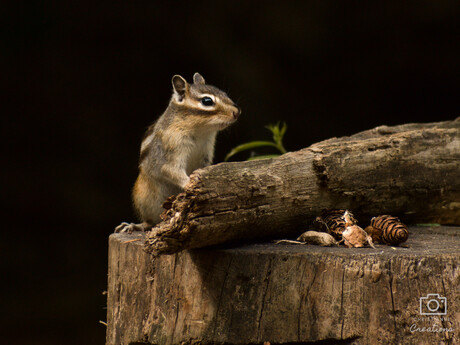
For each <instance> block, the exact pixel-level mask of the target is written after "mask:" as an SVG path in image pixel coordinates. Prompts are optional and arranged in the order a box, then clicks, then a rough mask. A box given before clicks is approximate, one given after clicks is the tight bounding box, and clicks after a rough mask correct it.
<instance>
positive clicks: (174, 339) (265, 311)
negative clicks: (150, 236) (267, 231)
mask: <svg viewBox="0 0 460 345" xmlns="http://www.w3.org/2000/svg"><path fill="white" fill-rule="evenodd" d="M409 230H410V231H411V236H410V237H409V240H408V242H407V244H408V246H409V248H401V247H397V248H392V247H389V246H385V245H377V248H376V249H372V248H360V249H357V248H352V249H347V248H345V247H343V246H342V247H332V248H325V247H319V246H313V245H298V246H296V245H275V244H253V245H247V246H243V247H236V248H204V249H195V250H189V251H187V250H186V251H182V252H180V253H177V254H174V255H163V256H160V257H157V258H155V257H153V256H152V255H149V254H148V253H145V252H144V251H143V248H142V242H143V240H144V236H145V234H141V233H137V234H132V235H127V234H113V235H111V236H110V240H109V283H108V328H107V345H128V344H131V345H134V344H139V345H140V344H144V345H147V344H157V345H160V344H161V345H173V344H182V345H184V344H207V345H210V344H227V345H231V344H240V345H241V344H252V345H256V344H260V345H262V344H264V342H270V343H271V344H291V345H293V344H299V345H300V344H307V343H308V344H312V343H310V342H316V341H318V342H319V343H318V344H323V345H324V344H356V345H358V344H362V345H363V344H408V345H410V344H414V345H415V344H416V345H431V344H459V343H460V340H459V334H460V332H459V331H460V298H459V297H460V289H459V287H460V266H459V264H458V263H459V260H460V252H459V250H458V249H459V248H460V228H458V227H457V228H453V227H433V228H415V227H410V228H409ZM136 240H139V241H136ZM428 294H439V296H438V297H436V296H431V297H429V298H428V299H423V300H422V304H420V301H421V300H420V299H421V298H424V297H427V295H428ZM443 298H446V300H445V301H446V308H447V309H446V308H444V304H443V303H442V301H443V300H442V299H443ZM432 299H437V300H438V301H439V303H440V305H439V308H438V306H437V305H436V302H433V301H431V300H432ZM430 301H431V302H430ZM420 307H422V310H421V309H420ZM427 307H430V308H431V310H432V311H431V312H430V310H428V309H427ZM426 312H428V313H431V314H442V315H423V313H426ZM444 313H445V315H443V314H444ZM327 340H329V341H327Z"/></svg>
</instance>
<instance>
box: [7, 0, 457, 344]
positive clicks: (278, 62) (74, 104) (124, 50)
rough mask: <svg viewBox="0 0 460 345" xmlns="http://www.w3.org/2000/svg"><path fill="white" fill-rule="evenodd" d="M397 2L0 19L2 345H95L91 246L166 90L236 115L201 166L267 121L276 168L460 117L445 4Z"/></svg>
mask: <svg viewBox="0 0 460 345" xmlns="http://www.w3.org/2000/svg"><path fill="white" fill-rule="evenodd" d="M404 3H405V5H401V4H399V3H398V2H394V3H393V2H371V1H369V2H359V3H358V2H357V3H353V2H344V1H317V2H307V1H302V2H300V1H299V2H281V1H265V2H255V1H245V2H236V1H231V2H230V1H223V2H213V3H209V2H203V1H188V2H178V1H169V2H166V1H165V2H163V3H160V2H155V1H111V2H99V1H94V2H89V1H65V2H60V1H56V2H54V1H53V2H52V1H49V2H43V1H36V2H33V4H27V5H26V4H24V3H23V2H19V1H17V2H13V1H11V2H9V3H2V5H1V7H0V20H1V21H0V23H1V30H2V37H1V43H0V44H1V52H0V59H1V60H0V64H1V68H2V72H1V76H0V78H1V79H0V80H2V84H1V85H2V86H1V87H2V89H1V98H2V109H3V110H2V116H1V123H2V125H1V136H2V152H3V154H2V158H4V159H3V164H2V165H3V166H2V169H1V177H2V179H1V181H2V187H1V196H2V199H3V200H2V201H3V205H4V206H3V207H2V211H3V212H2V213H3V216H2V225H3V226H2V241H1V244H0V252H1V254H0V255H1V257H0V259H1V267H0V268H1V275H2V284H1V286H2V290H3V291H2V293H1V302H0V305H1V316H0V317H1V320H0V325H1V326H0V327H1V328H2V330H1V332H0V334H1V338H2V340H1V342H2V343H4V344H103V343H104V337H105V327H104V326H103V325H102V324H100V323H99V320H104V321H105V319H106V316H105V310H104V307H105V297H104V296H103V295H102V292H103V291H104V290H105V289H106V279H107V274H106V273H107V268H106V267H107V238H108V236H109V234H110V233H111V232H112V229H113V228H114V226H115V225H117V224H118V223H120V222H121V221H132V220H134V215H133V212H132V209H131V201H130V188H131V186H132V184H133V182H134V180H135V178H136V173H137V158H138V157H137V156H138V150H139V145H140V140H141V136H142V134H143V132H144V130H145V128H146V127H147V126H148V125H149V124H150V123H151V122H153V121H154V120H155V119H156V118H157V116H159V115H160V114H161V113H162V112H163V110H164V109H165V108H166V105H167V103H168V101H169V97H170V94H171V82H170V80H171V77H172V76H173V75H174V74H181V75H183V76H184V77H186V78H187V79H188V80H191V77H192V75H193V73H194V72H196V71H199V72H200V73H202V74H203V76H204V77H205V78H206V80H207V81H208V82H209V83H211V84H214V85H216V86H218V87H220V88H222V89H223V90H225V91H227V92H228V93H229V95H230V96H231V97H232V99H233V100H235V101H237V102H238V103H239V105H240V106H241V108H242V109H243V115H242V117H241V118H240V119H239V121H238V123H237V124H235V125H234V126H232V127H231V128H230V129H228V130H226V131H225V132H224V133H222V134H221V135H220V136H219V137H218V142H217V149H216V161H217V162H219V161H222V159H223V157H224V156H225V154H226V153H227V152H228V151H229V149H230V148H231V147H233V146H235V145H237V144H239V143H242V142H245V141H250V140H255V139H264V140H265V139H269V138H270V134H269V132H268V131H267V130H266V129H264V125H266V124H268V123H274V122H276V121H278V120H284V121H286V122H287V124H288V126H289V129H288V132H287V137H286V140H285V146H286V148H287V149H288V150H291V151H292V150H298V149H300V148H303V147H306V146H308V145H310V144H312V143H314V142H317V141H320V140H323V139H327V138H330V137H334V136H344V135H350V134H353V133H355V132H358V131H361V130H365V129H369V128H372V127H375V126H378V125H382V124H387V125H395V124H400V123H405V122H426V121H441V120H449V119H454V118H456V117H458V116H459V115H460V111H459V110H460V105H459V102H458V100H459V82H460V63H459V62H460V28H459V23H460V16H459V15H460V5H459V4H460V3H459V2H458V1H417V2H404ZM237 158H239V159H244V158H246V157H245V156H244V155H242V156H239V157H237Z"/></svg>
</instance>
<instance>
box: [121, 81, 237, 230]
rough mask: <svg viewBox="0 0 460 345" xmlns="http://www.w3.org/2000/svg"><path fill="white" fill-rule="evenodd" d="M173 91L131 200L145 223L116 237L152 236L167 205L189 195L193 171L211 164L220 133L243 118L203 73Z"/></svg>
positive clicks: (148, 138) (145, 148) (146, 143)
mask: <svg viewBox="0 0 460 345" xmlns="http://www.w3.org/2000/svg"><path fill="white" fill-rule="evenodd" d="M172 85H173V94H172V97H171V100H170V102H169V105H168V107H167V108H166V111H165V112H164V113H163V115H161V116H160V117H159V118H158V120H157V121H156V122H155V123H154V124H152V125H151V126H150V127H149V128H148V129H147V131H146V133H145V135H144V138H143V140H142V144H141V149H140V157H139V176H138V177H137V180H136V183H135V185H134V188H133V193H132V197H133V202H134V207H135V209H136V211H137V214H138V216H139V218H140V219H141V220H142V223H140V224H134V223H125V222H123V223H121V224H120V225H119V226H117V227H116V228H115V232H132V231H147V230H150V229H151V228H152V226H154V225H155V224H157V223H159V222H160V221H161V220H160V214H161V212H162V204H163V202H164V201H165V200H166V199H167V198H168V197H169V196H171V195H176V194H178V193H180V192H181V191H183V190H184V188H185V186H186V185H187V184H188V183H189V181H190V178H189V176H190V174H191V173H192V172H193V171H194V170H196V169H198V168H203V167H205V166H208V165H211V164H212V160H213V157H214V144H215V141H216V135H217V132H218V131H220V130H222V129H224V128H226V127H227V126H229V125H230V124H232V123H234V122H235V121H236V120H237V119H238V117H239V116H240V114H241V109H240V108H239V107H238V106H237V105H236V104H235V102H233V101H232V100H231V99H230V98H229V97H228V96H227V94H226V93H225V92H223V91H221V90H219V89H218V88H216V87H215V86H212V85H208V84H206V82H205V80H204V78H203V77H202V76H201V75H200V74H199V73H195V74H194V75H193V84H189V83H187V81H186V80H185V79H184V78H182V77H181V76H180V75H175V76H174V77H173V78H172Z"/></svg>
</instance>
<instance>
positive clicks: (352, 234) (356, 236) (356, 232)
mask: <svg viewBox="0 0 460 345" xmlns="http://www.w3.org/2000/svg"><path fill="white" fill-rule="evenodd" d="M342 237H343V239H344V242H345V245H346V246H347V247H348V248H352V247H364V246H366V245H370V246H371V247H373V243H372V238H371V236H369V235H368V234H367V232H366V231H364V230H363V229H362V228H361V227H360V226H358V225H351V226H347V227H346V228H345V230H344V231H343V232H342Z"/></svg>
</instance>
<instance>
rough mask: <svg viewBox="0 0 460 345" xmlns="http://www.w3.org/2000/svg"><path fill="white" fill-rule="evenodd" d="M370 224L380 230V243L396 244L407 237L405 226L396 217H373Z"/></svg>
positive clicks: (407, 232)
mask: <svg viewBox="0 0 460 345" xmlns="http://www.w3.org/2000/svg"><path fill="white" fill-rule="evenodd" d="M371 226H372V227H373V228H375V229H378V230H381V231H382V233H381V235H380V240H379V242H380V243H385V244H389V245H398V244H400V243H403V242H405V241H407V239H408V238H409V231H408V230H407V226H406V225H405V224H403V223H401V221H400V220H399V218H397V217H392V216H389V215H383V216H378V217H374V218H372V220H371ZM371 236H372V235H371Z"/></svg>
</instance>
